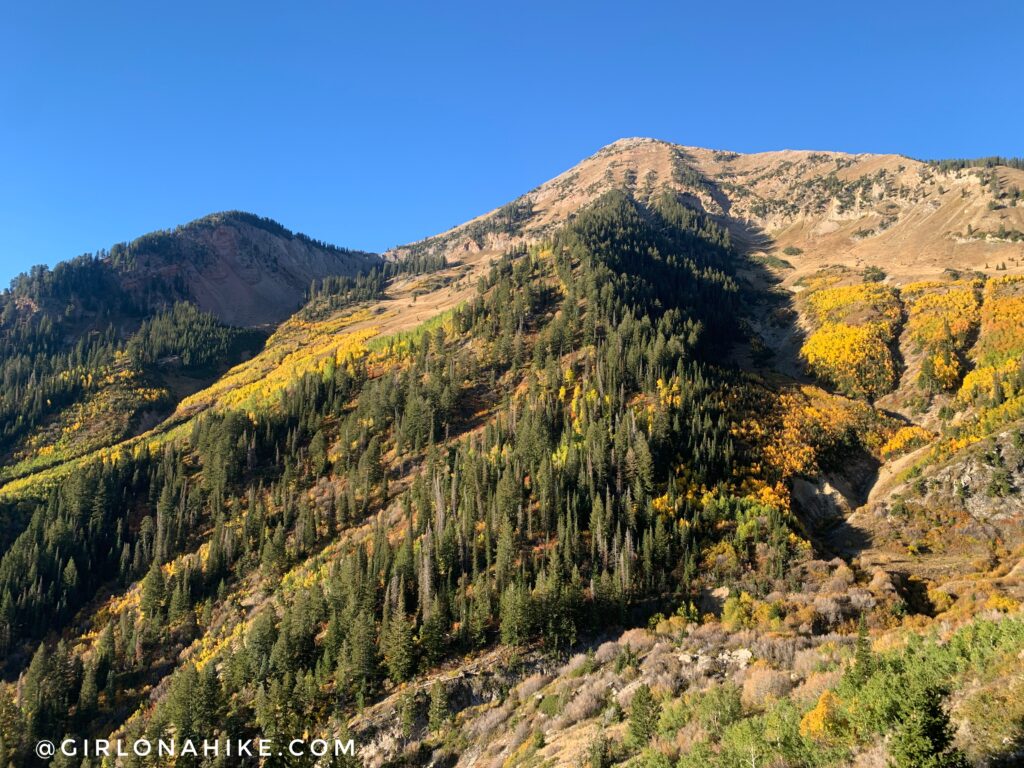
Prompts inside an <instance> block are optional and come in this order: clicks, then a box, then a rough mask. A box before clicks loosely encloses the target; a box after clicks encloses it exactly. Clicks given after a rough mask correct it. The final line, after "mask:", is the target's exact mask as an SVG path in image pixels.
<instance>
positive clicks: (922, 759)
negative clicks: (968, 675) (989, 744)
mask: <svg viewBox="0 0 1024 768" xmlns="http://www.w3.org/2000/svg"><path fill="white" fill-rule="evenodd" d="M944 696H945V691H943V690H942V689H941V688H938V687H935V686H926V687H924V688H919V689H917V690H915V691H913V692H912V693H911V695H910V698H909V701H908V702H907V705H906V714H905V715H904V717H903V720H902V722H901V723H900V725H899V726H898V727H897V729H896V732H895V733H894V734H893V737H892V742H891V744H890V747H889V752H890V754H891V755H892V763H891V765H892V766H893V768H966V766H967V759H966V758H965V757H964V754H963V753H962V752H961V751H960V750H959V749H956V748H955V747H953V729H952V726H951V725H950V722H949V715H948V714H946V711H945V709H943V706H942V702H943V698H944Z"/></svg>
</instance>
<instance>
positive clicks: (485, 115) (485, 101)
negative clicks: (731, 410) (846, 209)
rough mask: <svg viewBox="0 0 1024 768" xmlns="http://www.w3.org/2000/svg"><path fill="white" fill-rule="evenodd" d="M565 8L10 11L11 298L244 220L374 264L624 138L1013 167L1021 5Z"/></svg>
mask: <svg viewBox="0 0 1024 768" xmlns="http://www.w3.org/2000/svg"><path fill="white" fill-rule="evenodd" d="M552 5H556V4H555V3H550V2H546V3H533V2H527V1H525V0H519V1H518V2H507V3H490V2H479V0H478V1H477V2H472V3H470V2H465V3H448V2H432V3H428V2H408V3H388V2H371V1H370V0H366V1H365V2H360V3H353V2H347V1H346V0H335V1H334V2H301V3H283V2H273V3H263V2H259V1H258V0H249V1H248V2H220V1H219V0H205V2H192V1H191V0H188V1H186V0H176V1H175V2H150V1H149V0H144V1H140V0H132V2H105V1H104V0H97V2H92V3H83V2H78V1H77V0H76V1H75V2H71V1H70V0H68V1H67V2H60V3H56V2H48V1H47V0H35V1H33V2H27V1H25V0H22V2H17V3H15V2H12V3H6V4H5V6H4V8H3V9H2V10H0V284H2V285H6V284H7V282H8V280H9V279H10V277H11V276H13V275H14V274H15V273H17V272H19V271H21V270H22V269H25V268H26V267H28V266H29V265H31V264H34V263H50V264H53V263H55V262H56V261H59V260H62V259H66V258H69V257H72V256H75V255H77V254H79V253H82V252H86V251H95V250H97V249H99V248H103V247H107V246H109V245H111V244H113V243H115V242H118V241H121V240H127V239H131V238H133V237H136V236H138V235H140V234H142V233H144V232H147V231H150V230H153V229H159V228H165V227H172V226H174V225H176V224H179V223H183V222H185V221H188V220H190V219H193V218H196V217H198V216H201V215H204V214H206V213H209V212H212V211H218V210H225V209H232V208H239V209H243V210H248V211H253V212H255V213H259V214H261V215H265V216H270V217H272V218H274V219H277V220H278V221H280V222H281V223H283V224H285V225H286V226H288V227H290V228H291V229H295V230H299V231H303V232H306V233H307V234H309V235H312V236H314V237H317V238H321V239H324V240H328V241H330V242H334V243H337V244H339V245H346V246H350V247H355V248H365V249H370V250H382V249H384V248H387V247H389V246H392V245H396V244H399V243H404V242H408V241H412V240H415V239H418V238H420V237H423V236H426V235H429V234H432V233H434V232H437V231H440V230H443V229H445V228H447V227H449V226H451V225H454V224H456V223H459V222H462V221H464V220H465V219H468V218H470V217H472V216H474V215H477V214H479V213H481V212H483V211H485V210H488V209H490V208H493V207H495V206H497V205H500V204H502V203H504V202H506V201H508V200H510V199H512V198H514V197H516V196H517V195H519V194H521V193H522V192H524V191H526V190H528V189H530V188H532V187H534V186H536V185H537V184H539V183H540V182H542V181H544V180H546V179H548V178H550V177H551V176H553V175H555V174H557V173H559V172H560V171H562V170H564V169H565V168H567V167H569V166H571V165H572V164H574V163H575V162H577V161H578V160H580V159H581V158H583V157H585V156H587V155H589V154H591V153H592V152H594V151H595V150H597V149H598V148H600V147H601V146H603V145H604V144H607V143H608V142H611V141H613V140H615V139H617V138H620V137H622V136H654V137H658V138H663V139H667V140H671V141H675V142H680V143H684V144H692V145H700V146H710V147H716V148H723V149H730V150H737V151H758V150H768V149H781V148H808V149H837V150H847V151H870V152H902V153H905V154H908V155H912V156H917V157H943V156H977V155H988V154H1009V155H1022V154H1024V98H1022V97H1024V82H1022V80H1021V72H1022V68H1024V49H1022V47H1021V43H1020V34H1021V29H1022V28H1024V23H1022V22H1024V10H1022V4H1021V3H1019V2H1017V1H1016V0H1014V1H1012V2H1011V1H1009V0H1007V1H1006V2H986V0H977V1H975V2H972V3H969V4H964V3H962V2H956V3H954V2H944V1H939V2H900V1H898V0H887V1H886V2H873V1H872V2H856V3H852V2H851V3H843V4H840V3H828V2H820V0H818V1H817V2H785V1H784V0H783V1H782V2H777V3H765V2H699V3H695V2H684V1H681V0H680V1H677V2H647V3H626V2H621V1H620V2H614V3H605V2H600V1H599V0H590V1H589V2H561V3H557V7H554V8H553V7H549V6H552ZM843 6H845V7H843Z"/></svg>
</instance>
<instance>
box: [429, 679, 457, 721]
mask: <svg viewBox="0 0 1024 768" xmlns="http://www.w3.org/2000/svg"><path fill="white" fill-rule="evenodd" d="M450 716H451V711H450V709H449V706H448V692H447V691H446V690H445V688H444V683H442V682H441V681H440V680H435V681H434V684H433V685H432V686H430V707H429V709H428V710H427V721H428V723H429V724H430V730H431V732H432V733H437V732H438V731H440V730H441V729H442V728H443V727H444V726H445V724H446V723H447V722H448V718H449V717H450Z"/></svg>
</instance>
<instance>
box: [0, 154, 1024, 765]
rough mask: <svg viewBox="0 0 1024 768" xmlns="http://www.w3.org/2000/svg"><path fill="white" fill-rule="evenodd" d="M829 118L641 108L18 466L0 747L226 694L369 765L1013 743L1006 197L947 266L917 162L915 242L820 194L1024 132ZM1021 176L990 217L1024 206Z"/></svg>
mask: <svg viewBox="0 0 1024 768" xmlns="http://www.w3.org/2000/svg"><path fill="white" fill-rule="evenodd" d="M819 155H822V153H772V154H771V155H755V156H738V155H732V154H731V153H721V152H711V151H705V150H696V149H690V148H682V147H676V146H673V145H669V144H665V143H662V142H655V141H650V140H626V141H623V142H617V143H616V144H614V145H612V146H610V147H608V148H606V149H605V150H602V151H601V152H599V153H598V154H597V155H595V156H594V157H592V158H590V159H588V160H586V161H584V162H583V163H582V164H581V165H579V166H578V167H577V168H575V169H573V170H572V171H569V172H567V173H566V174H563V175H562V176H560V177H558V178H557V179H555V180H553V181H552V182H549V183H547V184H545V185H542V186H541V187H539V188H538V189H537V190H534V191H532V192H530V193H528V194H527V195H526V196H524V197H523V198H520V199H519V200H518V201H517V202H516V203H514V204H512V206H511V207H505V208H503V209H500V210H499V211H496V212H492V213H491V214H487V215H485V216H483V217H481V218H479V219H476V220H474V221H473V222H470V223H468V224H467V225H464V226H463V227H460V228H456V229H455V230H452V231H451V232H449V233H445V234H443V235H440V236H438V237H436V238H431V239H428V240H426V241H423V242H422V243H418V244H414V245H411V246H408V247H406V248H402V249H398V250H397V251H396V253H394V254H391V255H390V257H391V258H390V259H389V261H388V263H387V264H385V265H384V266H383V267H382V268H381V269H379V270H374V271H371V272H369V273H367V274H365V275H362V276H357V277H350V278H338V279H327V280H323V281H320V282H318V283H317V284H316V285H315V286H314V288H313V290H311V292H310V298H309V301H308V302H307V304H306V305H305V306H303V308H302V309H301V310H300V311H299V312H297V313H296V314H295V315H293V316H292V317H290V318H288V319H287V320H286V321H284V322H283V323H281V324H280V326H278V328H277V329H276V330H275V332H274V333H273V334H272V335H271V336H270V337H269V338H268V339H267V341H266V344H265V345H264V346H263V348H262V350H260V351H259V352H258V353H256V354H254V355H252V356H251V357H250V358H249V359H247V360H244V361H242V362H241V363H239V364H238V365H236V366H235V367H233V368H232V369H231V370H229V371H227V372H226V373H225V374H224V375H223V376H220V377H219V378H218V379H217V380H216V381H215V382H213V383H212V384H210V385H209V386H206V387H204V388H202V389H200V390H198V391H196V392H194V393H193V394H192V395H190V396H188V397H186V398H184V399H182V400H181V401H180V402H179V403H178V404H177V406H176V407H175V408H174V410H173V412H171V413H170V415H169V416H167V418H166V419H164V420H163V421H160V422H159V423H156V424H154V425H153V426H152V428H151V429H149V430H147V431H146V432H144V433H143V434H140V435H138V436H135V437H132V438H130V439H128V440H125V441H123V442H120V443H116V444H115V445H113V446H108V447H103V448H100V449H97V450H94V451H91V452H86V453H83V454H82V455H80V456H78V458H76V459H73V460H71V461H64V462H60V463H57V464H55V465H53V466H50V467H48V468H46V469H44V470H42V471H38V472H33V473H29V474H25V475H24V476H22V477H19V478H18V479H16V480H13V481H11V482H8V483H7V484H5V485H4V486H3V487H2V489H0V499H2V504H3V507H2V509H0V514H3V516H4V519H5V520H16V521H17V524H16V525H14V524H12V528H13V530H12V535H11V537H10V543H9V544H5V546H4V550H3V554H2V557H0V651H2V657H3V659H4V667H3V673H4V681H3V682H0V712H2V713H3V718H2V719H0V749H2V750H4V752H5V753H4V754H3V755H2V758H3V759H5V760H7V761H11V762H13V763H14V764H16V765H21V764H31V760H32V759H33V758H32V755H31V747H32V744H33V742H34V740H35V739H36V738H42V737H48V736H49V735H51V734H60V733H74V734H76V735H79V736H85V735H88V736H90V737H102V738H106V737H122V738H128V739H133V738H136V737H139V736H141V735H147V736H149V737H150V738H157V737H161V736H162V737H165V738H170V737H175V738H177V739H179V740H181V739H184V738H188V737H195V738H213V737H216V736H218V735H219V736H222V737H223V736H225V735H227V734H229V733H230V736H231V737H232V738H238V737H242V738H246V737H250V736H257V735H260V734H263V735H266V736H268V737H270V738H274V739H276V740H277V741H278V743H281V742H284V741H287V740H288V739H291V738H298V737H301V736H302V735H303V734H312V735H317V736H324V737H327V738H331V737H341V738H347V736H348V735H351V736H352V737H353V738H355V740H356V743H357V745H359V748H360V752H359V757H358V761H359V762H360V763H362V764H365V765H373V766H383V765H457V764H458V765H488V766H491V765H493V766H541V765H545V766H546V765H555V766H561V765H567V766H577V765H581V764H582V765H591V766H611V765H617V764H623V765H631V766H659V767H660V766H673V765H680V766H683V768H686V766H691V765H692V766H698V765H700V766H706V765H710V766H721V768H725V767H726V766H738V765H746V764H756V765H762V764H764V765H778V766H853V765H856V766H861V767H862V768H864V767H866V766H874V765H878V766H881V765H887V764H889V763H890V762H892V763H893V764H895V765H897V766H899V767H900V768H910V766H917V765H922V764H929V765H963V764H964V761H965V760H966V761H969V763H970V764H973V765H978V766H981V765H1012V764H1014V762H1013V761H1014V760H1016V759H1018V758H1019V755H1020V750H1021V747H1022V742H1024V739H1022V736H1021V729H1020V721H1021V718H1022V717H1024V710H1022V707H1021V701H1022V700H1024V699H1022V698H1021V696H1019V695H1018V694H1019V690H1018V689H1019V688H1020V686H1019V685H1016V684H1015V683H1012V681H1013V680H1016V679H1017V677H1019V675H1020V673H1021V669H1022V668H1021V658H1022V656H1021V654H1022V652H1024V632H1022V630H1021V617H1020V601H1021V599H1022V598H1024V589H1022V577H1024V573H1022V572H1021V566H1020V565H1019V563H1020V562H1021V558H1022V556H1024V551H1022V549H1021V546H1020V538H1019V537H1018V535H1017V532H1019V527H1020V526H1019V523H1020V519H1021V514H1020V511H1019V509H1018V503H1019V490H1018V488H1019V485H1018V483H1019V480H1020V477H1019V475H1020V467H1021V466H1022V464H1021V461H1020V456H1021V453H1020V450H1021V449H1020V446H1019V445H1018V443H1019V442H1020V441H1019V440H1018V436H1019V434H1024V432H1021V427H1022V426H1024V425H1022V423H1021V412H1020V408H1019V406H1018V403H1019V402H1020V400H1019V397H1020V393H1021V388H1020V381H1021V380H1022V376H1021V374H1020V370H1021V354H1022V350H1024V333H1022V331H1021V324H1019V323H1017V322H1016V318H1017V317H1018V315H1019V314H1020V313H1019V304H1018V301H1019V293H1020V292H1019V290H1018V289H1019V287H1020V284H1021V281H1020V278H1018V277H1017V276H1016V275H1015V273H1016V271H1017V268H1016V264H1015V263H1014V262H1013V257H1012V255H1011V254H1012V251H1011V250H1009V249H1011V248H1013V247H1015V246H1014V245H1013V243H1012V237H1011V236H1009V235H1007V236H1006V237H1005V238H1001V239H999V240H998V241H995V240H993V241H991V242H984V243H983V242H982V241H981V240H980V239H977V238H974V239H972V238H966V237H964V238H959V239H958V238H956V237H950V238H949V239H948V243H949V244H950V250H949V251H948V252H947V253H946V255H945V256H944V257H943V258H945V259H946V262H945V263H943V264H941V265H939V266H940V267H941V268H935V269H933V268H932V267H931V266H929V261H928V259H929V258H930V256H928V255H927V254H928V247H927V246H926V245H925V244H926V243H927V242H931V241H929V240H928V239H927V238H926V237H925V234H924V233H925V232H928V231H939V230H941V229H942V228H943V226H944V225H938V226H933V225H932V224H928V223H927V221H926V220H925V219H921V220H918V218H916V214H915V215H911V212H912V211H915V210H918V208H917V206H919V205H923V204H925V203H926V202H927V201H926V200H925V199H923V198H922V199H918V200H914V193H908V195H909V196H908V197H907V198H906V199H905V200H903V202H902V203H900V204H903V205H905V206H906V207H907V213H906V215H905V217H904V219H903V220H902V223H901V222H894V223H892V224H891V226H890V227H889V228H887V229H886V230H885V232H889V231H890V230H891V229H895V228H896V227H899V226H903V227H905V229H904V230H903V231H904V232H905V237H904V239H902V240H899V241H894V242H890V244H889V246H888V247H887V248H886V249H883V250H881V251H879V252H881V253H885V254H888V257H889V260H888V261H883V260H874V259H872V260H867V256H866V254H867V253H868V251H864V250H862V249H863V248H865V243H866V242H868V241H869V240H870V239H871V238H870V237H868V236H856V237H854V232H850V233H849V234H848V235H843V234H842V233H840V234H836V233H837V232H838V231H839V230H831V231H829V232H827V233H824V232H823V229H828V227H829V226H831V225H830V224H829V222H830V221H832V220H833V219H835V217H836V216H840V215H846V213H847V212H848V211H847V210H844V211H843V212H841V213H840V212H837V211H834V210H832V209H833V208H836V207H837V206H839V205H840V204H843V205H845V203H844V202H843V201H844V200H845V196H846V192H844V191H843V190H844V189H845V188H844V187H842V185H839V186H836V185H835V183H834V182H833V181H831V180H830V179H831V178H832V176H833V175H835V176H836V177H837V178H840V179H845V178H847V174H846V171H849V172H850V174H852V177H851V178H859V176H857V174H860V173H861V172H862V171H863V174H862V175H864V176H865V177H873V176H875V175H877V173H878V170H879V169H880V168H882V167H885V168H889V167H890V164H892V165H891V167H892V173H894V174H895V173H897V172H898V173H901V174H902V173H904V172H906V168H904V170H901V171H898V166H899V165H900V164H905V165H906V167H908V168H912V169H931V171H930V172H932V173H934V174H936V177H938V176H940V175H942V174H947V175H949V176H950V178H951V179H954V178H955V177H956V175H957V174H961V175H962V176H961V181H963V182H964V185H963V188H964V189H966V190H967V192H966V194H961V196H960V197H958V198H956V200H972V201H974V202H977V201H978V200H981V201H986V200H987V201H991V200H990V198H991V196H992V194H993V193H992V190H991V180H989V181H987V182H986V184H985V185H984V186H977V188H975V186H976V185H974V183H973V182H972V181H970V178H969V177H974V176H976V175H977V174H984V173H988V174H992V173H995V174H1000V175H1001V176H1000V178H1002V174H1009V175H1012V174H1010V172H1011V171H1012V170H1013V169H1004V168H995V169H992V168H968V167H959V165H958V166H955V167H949V166H946V167H940V166H929V165H925V164H920V163H915V162H914V161H909V160H907V159H905V158H879V157H872V156H856V157H851V156H845V155H834V154H828V155H825V160H821V159H820V157H818V156H819ZM787 163H790V164H789V165H787ZM773 169H774V170H773ZM779 169H781V170H779ZM768 173H775V175H774V176H771V175H769V176H764V174H768ZM887 174H888V171H887ZM741 177H742V180H736V179H741ZM762 177H764V178H762ZM1008 178H1009V176H1007V179H1008ZM729 179H734V181H732V182H730V181H729ZM808 179H821V180H823V181H821V183H820V184H819V183H818V182H813V183H812V184H810V188H811V189H809V190H808V191H807V195H808V197H807V198H806V199H804V198H802V197H801V192H800V190H802V189H804V185H805V184H806V182H807V180H808ZM945 183H949V184H952V180H949V181H947V182H945ZM1000 183H1002V182H1000ZM730 184H736V185H737V188H736V189H732V188H731V187H730V186H729V185H730ZM858 184H860V185H861V186H863V183H861V182H858ZM920 184H921V187H920V189H921V190H922V194H923V191H925V190H927V188H928V187H929V186H930V185H929V183H928V182H927V180H924V181H920ZM905 185H906V186H909V185H910V177H907V179H906V180H905ZM819 186H820V187H821V189H819ZM741 188H742V189H743V190H746V194H744V192H742V191H740V189H741ZM916 188H917V187H915V189H916ZM858 189H860V187H858ZM896 189H897V190H898V189H900V185H897V187H896ZM814 190H818V191H814ZM879 190H881V191H878V192H873V193H872V194H877V195H879V196H880V197H879V199H878V200H876V201H875V203H876V204H879V205H881V204H884V202H885V201H886V200H888V199H889V197H888V196H889V195H890V194H891V195H892V199H893V200H894V201H899V200H901V199H902V198H901V197H900V195H901V194H902V193H901V192H898V191H896V192H892V191H887V190H886V188H885V185H884V184H883V185H882V186H881V187H879ZM930 194H932V193H931V192H930V193H929V195H930ZM935 194H938V192H937V190H936V191H935ZM942 194H945V193H942ZM754 195H757V196H758V197H759V198H760V199H763V200H768V199H786V200H789V201H791V202H792V204H793V206H795V208H793V209H792V210H787V211H775V212H773V213H770V215H769V212H768V211H766V210H763V209H762V208H761V207H757V206H755V205H754V203H753V202H750V201H744V198H752V197H753V196H754ZM815 195H822V196H824V197H825V198H826V202H825V204H824V206H821V205H820V204H819V202H815V200H813V199H812V197H814V196H815ZM830 196H831V197H830ZM995 199H996V200H998V201H999V202H997V203H996V205H995V206H993V207H991V208H990V207H989V206H988V204H987V202H985V203H984V205H982V206H981V209H982V210H980V211H979V212H978V218H977V219H976V220H972V221H974V222H975V223H972V224H971V226H972V228H973V227H975V226H978V227H980V226H983V225H984V226H988V224H987V223H985V222H986V221H987V218H986V217H988V216H990V215H992V216H1001V215H1005V216H1006V217H1007V218H1006V219H1005V221H1007V222H1010V223H1012V222H1013V221H1014V219H1012V217H1013V216H1014V215H1016V213H1017V209H1016V208H1015V207H1014V205H1013V203H1014V202H1015V200H1016V198H1015V197H1013V193H1012V192H1011V191H1010V185H1009V184H1007V185H1006V190H1005V196H1003V197H997V198H995ZM858 200H866V198H864V195H863V193H861V194H860V197H855V199H854V203H855V206H854V207H856V208H857V211H856V216H855V218H854V219H851V221H852V223H853V224H857V225H858V226H860V225H864V226H862V228H869V227H867V226H866V225H867V224H869V223H870V222H871V221H872V217H873V216H875V215H877V214H876V213H875V212H873V211H874V210H875V209H874V208H873V207H871V206H869V205H868V203H867V202H863V210H861V208H860V207H858V206H862V203H861V202H857V201H858ZM956 200H954V199H953V198H952V197H951V198H950V199H949V201H948V203H949V204H950V205H953V204H954V203H956V205H959V204H960V203H959V202H956ZM830 201H831V202H830ZM837 201H838V202H837ZM944 204H945V203H943V205H944ZM999 206H1003V207H1002V208H1000V207H999ZM869 208H870V210H869ZM851 210H852V209H851ZM972 210H973V209H972ZM972 215H973V214H972ZM773 217H776V218H773ZM787 217H788V218H787ZM915 222H916V223H915ZM845 226H846V224H843V225H842V226H841V227H840V228H839V229H842V227H845ZM815 227H818V228H819V229H818V230H815ZM1018 228H1019V227H1018ZM1007 229H1008V230H1009V229H1012V228H1011V227H1010V226H1009V225H1007ZM812 230H815V231H817V234H815V235H814V236H813V237H812V234H811V232H812ZM833 236H834V237H835V238H838V239H835V240H829V239H828V238H830V237H833ZM844 237H845V240H843V239H842V238H844ZM879 237H882V235H879ZM940 240H941V242H944V243H945V242H947V240H942V239H941V238H940ZM961 241H963V242H961ZM1004 241H1005V242H1004ZM830 242H831V243H833V244H836V243H840V242H843V243H846V246H848V250H845V251H844V250H842V249H841V248H839V247H838V246H835V248H834V253H835V258H834V259H829V258H828V256H827V254H828V253H832V252H833V246H830V245H828V243H830ZM783 243H799V244H800V245H794V246H792V249H793V250H794V251H795V250H797V249H799V252H793V253H789V254H786V253H784V252H783V251H784V249H785V247H786V246H785V245H783ZM846 246H844V247H846ZM872 247H875V246H872ZM878 247H881V246H878ZM979 247H984V248H987V249H990V250H988V251H985V253H986V254H999V255H1001V257H1000V261H999V262H995V260H994V259H993V260H992V262H990V263H991V264H992V266H991V267H990V273H988V274H986V273H985V272H984V264H983V263H982V264H980V265H977V264H975V261H976V257H977V252H976V249H977V248H979ZM1003 256H1005V260H1006V262H1007V265H1006V266H1007V268H1006V270H1005V271H1004V270H1003V269H1002V268H1001V267H1002V260H1003V258H1002V257H1003ZM783 259H785V260H787V261H790V262H791V264H790V265H787V264H786V263H784V262H783ZM904 262H905V263H906V265H909V266H908V267H907V269H906V271H904V270H903V267H901V266H899V265H901V264H904ZM894 265H895V266H894ZM975 266H980V269H978V270H975V269H974V267H975ZM943 270H952V271H951V272H946V273H944V272H943ZM920 275H930V276H931V277H930V279H928V280H927V281H924V280H921V279H918V277H919V276H920ZM912 278H913V279H912ZM159 335H160V334H156V336H159ZM154 338H155V336H154ZM965 478H966V482H965ZM923 638H924V639H923ZM1007 680H1010V681H1011V684H1010V685H1009V686H1007V685H1006V681H1007ZM80 762H81V761H80V760H79V761H74V760H72V761H70V763H71V764H77V763H80ZM121 762H122V763H123V764H125V765H147V764H159V763H158V761H156V760H155V759H150V760H148V761H147V760H144V759H138V760H135V759H134V758H128V759H125V760H122V761H121ZM193 762H194V763H195V764H204V763H203V761H202V759H197V760H195V761H193ZM242 762H243V763H244V761H242ZM256 762H257V761H251V763H252V764H256ZM294 762H295V764H299V765H327V764H337V763H339V762H343V761H340V760H339V761H335V762H334V763H331V762H330V761H324V760H320V761H317V760H316V759H314V758H312V757H309V756H307V757H306V758H298V759H296V760H295V761H294ZM206 763H208V764H213V761H210V760H207V761H206ZM177 764H179V765H184V764H189V763H188V760H187V759H184V758H183V759H181V760H179V761H178V763H177Z"/></svg>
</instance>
